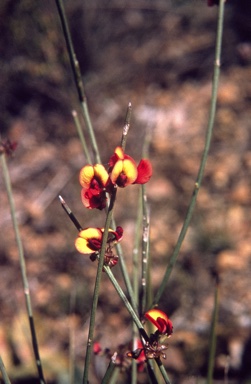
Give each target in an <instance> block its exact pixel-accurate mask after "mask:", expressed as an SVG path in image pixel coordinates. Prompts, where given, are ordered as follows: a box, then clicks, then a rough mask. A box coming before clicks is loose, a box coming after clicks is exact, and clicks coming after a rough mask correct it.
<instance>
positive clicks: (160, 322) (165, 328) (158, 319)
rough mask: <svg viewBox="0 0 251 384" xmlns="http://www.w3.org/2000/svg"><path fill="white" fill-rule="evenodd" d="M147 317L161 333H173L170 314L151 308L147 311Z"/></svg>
mask: <svg viewBox="0 0 251 384" xmlns="http://www.w3.org/2000/svg"><path fill="white" fill-rule="evenodd" d="M144 316H145V318H146V319H148V320H149V321H150V322H151V323H152V324H153V325H155V327H157V329H158V331H159V332H160V333H161V334H167V335H169V336H170V335H171V334H172V333H173V325H172V322H171V320H170V319H169V318H168V316H167V315H166V314H165V313H164V312H162V311H161V310H159V309H150V310H149V311H147V312H146V313H145V315H144Z"/></svg>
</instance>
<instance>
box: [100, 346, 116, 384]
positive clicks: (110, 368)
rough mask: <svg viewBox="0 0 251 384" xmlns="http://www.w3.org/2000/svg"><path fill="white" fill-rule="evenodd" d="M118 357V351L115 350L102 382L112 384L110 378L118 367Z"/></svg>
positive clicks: (102, 383)
mask: <svg viewBox="0 0 251 384" xmlns="http://www.w3.org/2000/svg"><path fill="white" fill-rule="evenodd" d="M116 358H117V352H115V353H114V354H113V355H112V357H111V360H110V363H109V365H108V367H107V370H106V373H105V375H104V377H103V379H102V382H101V384H110V379H111V377H112V374H113V372H114V370H115V368H116Z"/></svg>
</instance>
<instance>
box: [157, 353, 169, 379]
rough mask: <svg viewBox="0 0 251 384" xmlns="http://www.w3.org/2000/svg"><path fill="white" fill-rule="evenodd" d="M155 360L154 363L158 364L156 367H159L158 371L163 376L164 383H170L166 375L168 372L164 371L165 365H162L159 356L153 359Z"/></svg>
mask: <svg viewBox="0 0 251 384" xmlns="http://www.w3.org/2000/svg"><path fill="white" fill-rule="evenodd" d="M155 361H156V363H157V365H158V367H159V370H160V373H161V374H162V377H163V379H164V381H165V383H166V384H171V382H170V380H169V377H168V374H167V372H166V369H165V367H164V365H163V363H162V361H161V360H160V358H158V359H155Z"/></svg>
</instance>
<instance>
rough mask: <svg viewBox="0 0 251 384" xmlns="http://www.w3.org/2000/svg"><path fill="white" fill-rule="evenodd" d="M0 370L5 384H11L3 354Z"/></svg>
mask: <svg viewBox="0 0 251 384" xmlns="http://www.w3.org/2000/svg"><path fill="white" fill-rule="evenodd" d="M0 371H1V373H2V378H3V381H4V384H11V382H10V379H9V376H8V374H7V371H6V369H5V366H4V363H3V360H2V357H1V356H0Z"/></svg>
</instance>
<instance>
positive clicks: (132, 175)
mask: <svg viewBox="0 0 251 384" xmlns="http://www.w3.org/2000/svg"><path fill="white" fill-rule="evenodd" d="M123 173H124V174H125V175H126V176H127V182H126V184H125V186H126V185H128V184H132V183H133V182H134V181H135V180H136V179H137V176H138V171H137V167H136V163H135V161H134V160H133V159H132V158H131V159H125V160H124V161H123Z"/></svg>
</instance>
